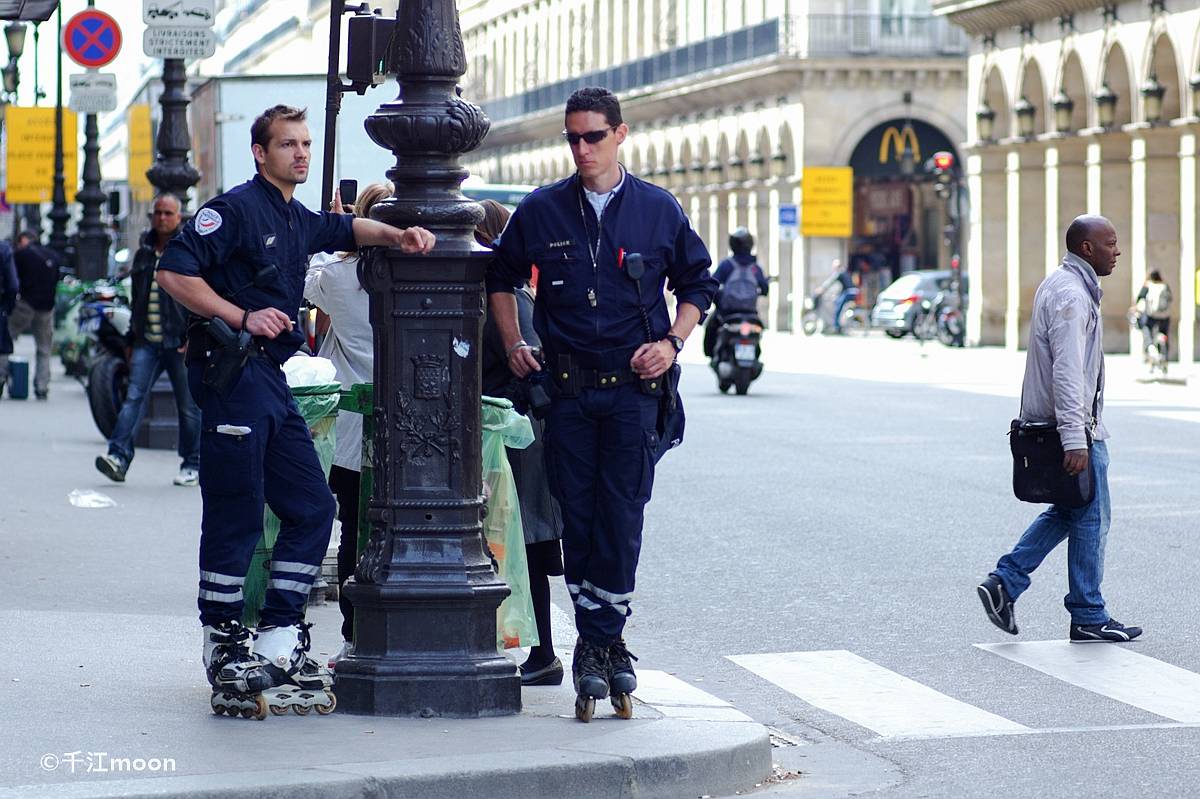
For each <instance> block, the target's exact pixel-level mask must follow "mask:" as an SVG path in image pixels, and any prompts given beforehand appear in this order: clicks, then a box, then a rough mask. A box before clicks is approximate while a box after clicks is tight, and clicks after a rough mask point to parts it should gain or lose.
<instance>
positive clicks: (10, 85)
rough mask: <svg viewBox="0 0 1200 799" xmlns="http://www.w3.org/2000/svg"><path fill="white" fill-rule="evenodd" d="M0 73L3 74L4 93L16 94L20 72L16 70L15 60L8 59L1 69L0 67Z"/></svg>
mask: <svg viewBox="0 0 1200 799" xmlns="http://www.w3.org/2000/svg"><path fill="white" fill-rule="evenodd" d="M0 74H3V75H4V91H5V93H7V94H9V95H13V94H16V93H17V83H18V82H19V81H20V79H21V76H20V73H19V72H18V71H17V62H16V61H15V60H13V61H9V62H8V63H7V64H5V65H4V68H3V69H0Z"/></svg>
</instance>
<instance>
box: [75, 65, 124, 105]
mask: <svg viewBox="0 0 1200 799" xmlns="http://www.w3.org/2000/svg"><path fill="white" fill-rule="evenodd" d="M70 81H71V99H70V102H69V103H68V105H69V106H70V108H71V110H72V111H74V112H75V113H77V114H99V113H103V112H105V111H115V110H116V109H117V76H116V75H115V74H113V73H111V72H85V73H83V74H82V75H71V76H70Z"/></svg>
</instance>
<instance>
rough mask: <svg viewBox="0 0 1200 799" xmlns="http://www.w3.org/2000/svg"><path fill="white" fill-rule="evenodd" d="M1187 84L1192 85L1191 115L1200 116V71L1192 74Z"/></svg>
mask: <svg viewBox="0 0 1200 799" xmlns="http://www.w3.org/2000/svg"><path fill="white" fill-rule="evenodd" d="M1188 85H1189V86H1191V87H1192V116H1194V117H1195V116H1200V72H1196V73H1194V74H1193V75H1192V78H1191V80H1189V81H1188Z"/></svg>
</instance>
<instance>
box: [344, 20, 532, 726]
mask: <svg viewBox="0 0 1200 799" xmlns="http://www.w3.org/2000/svg"><path fill="white" fill-rule="evenodd" d="M387 60H388V65H389V68H388V71H389V72H391V73H394V74H396V75H397V77H398V79H399V83H400V96H399V97H398V98H397V99H396V100H395V101H393V102H390V103H385V104H384V105H382V106H380V108H379V109H378V110H377V111H376V112H375V114H373V115H372V116H370V117H368V119H367V121H366V128H367V132H368V133H369V134H370V136H371V138H372V140H374V141H375V142H376V143H377V144H379V145H380V146H382V147H386V148H387V149H389V150H391V151H392V153H393V154H394V155H395V156H396V165H395V166H394V167H392V168H391V169H389V170H388V172H387V176H388V178H390V179H391V180H392V181H393V183H394V184H395V185H396V193H395V195H394V196H392V197H389V198H388V199H386V200H384V201H382V202H380V203H379V204H378V205H376V206H375V207H374V208H373V209H372V211H371V216H372V217H374V218H375V219H378V220H381V221H383V222H387V223H389V224H392V225H396V226H398V227H408V226H410V225H422V226H424V227H427V228H429V229H430V230H432V231H433V232H434V233H435V234H436V235H437V238H438V241H437V246H436V247H435V248H434V250H433V252H432V253H430V254H429V255H425V256H420V255H405V254H403V253H402V252H400V251H399V250H398V249H382V248H380V249H376V250H374V251H373V252H371V253H370V254H369V255H368V257H367V258H366V259H365V260H364V262H362V263H361V265H360V266H359V279H360V280H361V281H362V283H363V286H364V287H365V288H366V289H367V291H368V292H370V297H371V326H372V328H373V329H374V333H375V335H374V343H375V373H374V383H375V397H374V403H375V437H374V441H373V442H372V443H373V445H374V456H373V458H372V465H373V467H374V470H375V487H374V492H373V495H372V497H371V501H370V504H369V506H368V510H367V518H366V519H365V522H366V523H367V524H369V525H370V539H369V541H368V543H367V546H366V549H365V550H364V551H363V553H362V557H361V558H360V560H359V563H358V568H357V569H356V570H355V574H354V577H353V578H352V579H351V580H349V581H347V583H346V586H345V591H346V596H347V597H348V598H349V599H350V601H351V602H352V603H353V605H354V612H355V622H356V626H355V635H354V653H353V655H352V656H350V657H348V658H346V659H345V660H342V661H340V662H339V663H338V673H337V677H338V679H337V694H338V707H339V708H340V709H342V710H345V711H349V712H351V713H362V714H373V715H387V716H435V715H437V716H459V717H474V716H494V715H504V714H510V713H516V712H519V711H520V709H521V685H520V678H519V677H518V675H517V672H516V668H515V667H514V666H513V664H512V663H511V662H510V661H509V660H508V659H507V658H505V657H504V656H503V655H501V654H499V653H498V652H497V651H496V609H497V608H498V607H499V605H500V602H501V601H502V600H503V599H504V598H505V596H507V595H508V593H509V592H508V587H507V586H506V585H505V584H504V583H503V582H501V581H500V580H499V579H498V578H497V576H496V573H495V571H494V570H493V568H492V565H491V561H490V559H489V558H488V555H487V553H486V551H485V550H484V543H483V537H482V525H481V518H482V515H483V513H484V501H483V497H482V438H481V418H480V338H481V335H482V326H483V304H484V299H485V298H484V291H483V276H484V270H485V267H486V265H487V263H488V262H489V260H490V259H491V254H490V253H488V252H486V251H481V250H480V249H479V248H478V247H477V246H476V245H475V244H474V243H473V242H474V238H473V235H472V231H473V230H474V228H475V225H476V224H478V223H479V221H480V220H481V219H482V217H483V211H482V209H481V208H480V207H479V205H477V204H476V203H474V202H471V201H470V200H468V199H466V198H465V197H464V196H463V195H462V192H461V190H460V188H459V184H461V183H462V181H463V179H464V178H466V176H467V171H466V170H465V169H463V168H462V167H461V166H459V164H458V157H459V156H460V155H461V154H462V153H466V152H469V151H471V150H473V149H475V148H476V147H478V146H479V143H480V142H481V141H482V140H483V137H484V136H485V135H486V134H487V131H488V127H489V125H490V123H489V122H488V119H487V117H486V116H484V114H483V112H482V111H481V110H480V109H479V108H478V107H477V106H475V105H473V104H471V103H469V102H467V101H465V100H463V99H461V98H460V97H459V96H458V94H457V91H456V88H455V84H456V82H457V81H458V79H459V78H460V77H461V76H462V75H463V74H464V73H465V72H466V56H465V53H464V51H463V42H462V33H461V31H460V29H459V25H458V15H457V12H456V11H455V8H454V2H453V0H406V1H405V2H404V3H401V4H400V9H399V11H398V12H397V17H396V25H395V34H394V36H393V37H392V40H391V47H390V50H389V53H388V59H387Z"/></svg>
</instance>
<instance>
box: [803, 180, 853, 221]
mask: <svg viewBox="0 0 1200 799" xmlns="http://www.w3.org/2000/svg"><path fill="white" fill-rule="evenodd" d="M800 191H801V197H802V204H801V206H800V232H801V233H802V234H803V235H805V236H824V237H827V238H837V239H845V238H850V236H852V235H853V234H854V170H853V169H851V168H850V167H848V166H812V167H805V168H804V174H803V177H802V182H801V184H800Z"/></svg>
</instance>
